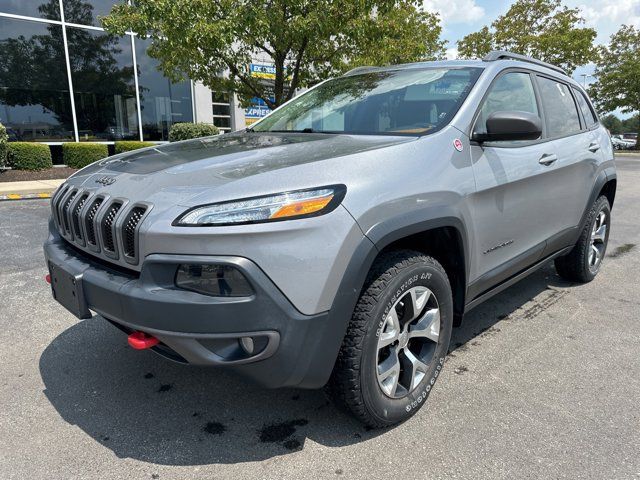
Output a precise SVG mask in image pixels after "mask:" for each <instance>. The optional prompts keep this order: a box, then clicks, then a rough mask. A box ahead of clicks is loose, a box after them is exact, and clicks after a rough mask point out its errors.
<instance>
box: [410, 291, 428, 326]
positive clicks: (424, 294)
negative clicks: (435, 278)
mask: <svg viewBox="0 0 640 480" xmlns="http://www.w3.org/2000/svg"><path fill="white" fill-rule="evenodd" d="M408 295H409V296H410V298H411V305H410V307H411V311H409V310H407V315H406V316H405V321H406V322H410V321H411V320H415V319H416V318H418V317H419V316H420V313H421V312H422V310H423V309H424V306H425V305H426V304H427V301H428V300H429V297H430V296H431V290H429V289H428V288H425V287H415V288H412V289H411V290H410V291H409V294H408Z"/></svg>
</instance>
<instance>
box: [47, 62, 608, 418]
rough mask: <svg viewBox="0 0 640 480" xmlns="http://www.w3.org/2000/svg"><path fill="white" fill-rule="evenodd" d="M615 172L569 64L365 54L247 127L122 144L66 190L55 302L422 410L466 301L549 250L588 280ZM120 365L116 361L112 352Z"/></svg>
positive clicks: (130, 331) (195, 354)
mask: <svg viewBox="0 0 640 480" xmlns="http://www.w3.org/2000/svg"><path fill="white" fill-rule="evenodd" d="M615 192H616V169H615V165H614V159H613V150H612V146H611V141H610V139H609V136H608V134H607V131H606V130H605V128H604V127H603V126H602V125H601V124H600V122H599V120H598V117H597V115H596V113H595V110H594V108H593V106H592V105H591V103H590V101H589V99H588V97H587V95H586V93H585V92H584V90H583V89H582V88H581V87H580V85H579V84H578V83H576V82H575V81H573V80H572V79H571V78H569V77H568V76H567V75H565V74H564V73H563V72H562V70H560V69H558V68H557V67H554V66H552V65H548V64H544V63H542V62H539V61H536V60H533V59H530V58H526V57H520V56H517V55H514V54H510V53H508V52H493V53H492V54H490V55H489V56H488V57H486V58H485V59H484V60H483V61H446V62H424V63H415V64H410V65H399V66H393V67H384V68H358V69H356V70H354V71H351V72H349V73H347V74H346V75H344V76H342V77H340V78H336V79H332V80H329V81H326V82H323V83H321V84H319V85H317V86H316V87H314V88H312V89H311V90H309V91H307V92H306V93H304V94H303V95H301V96H299V97H297V98H295V99H293V100H291V101H290V102H289V103H287V104H286V105H283V106H282V107H280V108H278V109H277V110H275V111H274V112H273V113H271V114H270V115H269V116H268V117H266V118H264V119H263V120H261V121H260V122H258V123H257V124H255V125H254V126H253V127H251V128H249V129H247V130H246V131H242V132H238V133H232V134H225V135H221V136H216V137H209V138H204V139H197V140H191V141H185V142H179V143H173V144H168V145H163V146H158V147H152V148H148V149H145V150H139V151H136V152H130V153H126V154H122V155H117V156H114V157H110V158H108V159H105V160H102V161H100V162H98V163H95V164H92V165H90V166H88V167H86V168H84V169H83V170H81V171H79V172H78V173H76V174H75V175H73V176H72V177H71V178H69V180H68V181H67V182H66V183H65V184H64V185H63V186H61V188H60V189H59V190H58V191H57V193H56V194H55V196H54V197H53V199H52V212H53V215H52V218H51V222H50V227H49V230H50V234H49V238H48V240H47V241H46V243H45V246H44V249H45V254H46V259H47V265H48V268H49V274H50V281H51V282H52V288H53V295H54V297H55V298H56V299H57V300H58V301H59V302H60V303H61V304H62V305H64V306H65V307H66V308H67V309H68V310H70V311H71V312H73V313H74V314H75V315H76V316H77V317H79V318H89V317H90V316H91V313H90V312H91V311H93V312H95V313H96V314H98V315H100V316H101V317H103V318H105V319H106V320H108V321H109V322H111V323H112V324H113V325H115V326H116V327H118V328H119V329H121V330H122V331H124V332H125V333H126V334H127V335H128V336H129V337H128V342H129V344H130V345H131V346H132V347H134V348H138V349H146V348H150V349H152V350H153V351H155V352H156V353H158V354H160V355H163V356H165V357H167V358H169V359H171V360H175V361H178V362H183V363H189V364H193V365H215V366H225V367H228V368H230V369H233V370H235V371H237V372H239V373H241V374H244V375H245V376H247V377H249V378H251V379H253V380H255V381H257V382H259V383H260V384H262V385H264V386H266V387H285V386H286V387H302V388H319V387H322V386H325V385H326V387H327V390H328V391H329V393H330V394H331V395H332V396H333V398H335V399H336V401H337V402H338V403H339V404H341V405H343V406H344V407H346V408H347V409H348V410H349V411H351V412H352V413H353V414H355V415H356V416H357V417H358V418H359V419H360V420H362V421H363V422H365V423H366V424H368V425H371V426H374V427H380V426H386V425H391V424H394V423H397V422H400V421H403V420H405V419H406V418H408V417H409V416H411V415H413V414H414V413H415V412H416V411H417V410H418V409H419V408H420V407H421V406H422V405H423V404H424V403H425V400H426V398H427V396H428V395H429V392H430V390H431V388H432V387H433V385H434V382H435V381H436V379H437V378H438V375H439V374H440V372H441V369H442V368H443V365H444V361H445V356H446V355H447V350H448V347H449V339H450V336H451V330H452V328H453V327H454V326H456V325H459V324H460V322H461V321H462V318H463V315H464V313H465V312H467V311H469V310H470V309H471V308H473V307H475V306H476V305H478V304H479V303H481V302H483V301H484V300H486V299H488V298H489V297H491V296H492V295H494V294H496V293H497V292H500V291H501V290H504V289H505V288H507V287H508V286H510V285H512V284H513V283H515V282H517V281H519V280H520V279H522V278H523V277H525V276H526V275H528V274H529V273H531V272H532V271H534V270H535V269H537V268H538V267H540V266H542V265H544V264H546V263H547V262H549V261H550V260H554V261H555V265H556V269H557V271H558V273H559V274H560V275H561V276H562V277H564V278H566V279H569V280H571V281H575V282H588V281H590V280H592V279H593V278H594V276H595V275H596V274H597V273H598V270H599V269H600V266H601V262H602V259H603V258H604V255H605V250H606V247H607V239H608V235H609V230H610V224H611V206H612V205H613V201H614V197H615ZM105 361H108V359H105Z"/></svg>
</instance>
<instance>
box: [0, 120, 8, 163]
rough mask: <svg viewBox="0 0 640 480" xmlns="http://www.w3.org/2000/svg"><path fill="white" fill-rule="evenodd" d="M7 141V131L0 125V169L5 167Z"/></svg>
mask: <svg viewBox="0 0 640 480" xmlns="http://www.w3.org/2000/svg"><path fill="white" fill-rule="evenodd" d="M8 140H9V135H7V129H6V128H4V125H2V124H1V123H0V167H4V166H5V161H6V159H7V141H8Z"/></svg>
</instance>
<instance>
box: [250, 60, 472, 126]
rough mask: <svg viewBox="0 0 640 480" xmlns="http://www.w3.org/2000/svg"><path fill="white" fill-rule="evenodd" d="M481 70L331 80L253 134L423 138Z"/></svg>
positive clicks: (429, 70)
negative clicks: (367, 135)
mask: <svg viewBox="0 0 640 480" xmlns="http://www.w3.org/2000/svg"><path fill="white" fill-rule="evenodd" d="M481 71H482V69H481V68H424V69H416V68H411V69H403V70H392V71H382V72H373V73H364V74H360V75H349V76H346V77H340V78H336V79H333V80H329V81H327V82H325V83H323V84H322V85H320V86H318V87H317V88H314V89H312V90H310V91H308V92H307V93H305V94H303V95H301V96H300V97H298V98H296V99H294V100H292V101H291V102H289V103H288V104H287V105H284V106H283V107H282V108H280V109H278V110H276V111H275V112H273V113H272V114H271V115H269V116H268V117H266V118H265V119H264V120H262V121H261V122H260V123H258V124H256V125H254V127H253V128H251V130H253V131H256V132H309V133H311V132H320V133H323V132H324V133H349V134H371V135H424V134H427V133H433V132H435V131H437V130H439V129H441V128H442V127H444V126H445V125H447V124H448V123H449V122H450V121H451V119H452V118H453V116H454V115H455V113H456V112H457V111H458V109H459V108H460V105H461V104H462V102H463V101H464V99H465V98H466V97H467V95H468V93H469V91H470V90H471V88H472V87H473V85H474V83H475V81H476V80H477V78H478V76H479V75H480V73H481Z"/></svg>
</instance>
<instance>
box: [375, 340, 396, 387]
mask: <svg viewBox="0 0 640 480" xmlns="http://www.w3.org/2000/svg"><path fill="white" fill-rule="evenodd" d="M399 379H400V360H399V359H398V351H397V350H396V349H395V348H393V349H391V354H390V355H389V356H388V357H387V358H386V359H385V360H384V361H383V362H382V363H381V364H379V365H378V383H379V384H380V387H381V388H382V390H383V391H384V393H386V394H387V395H389V396H391V397H392V396H394V395H395V394H396V390H397V389H398V380H399Z"/></svg>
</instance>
